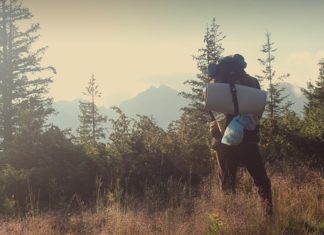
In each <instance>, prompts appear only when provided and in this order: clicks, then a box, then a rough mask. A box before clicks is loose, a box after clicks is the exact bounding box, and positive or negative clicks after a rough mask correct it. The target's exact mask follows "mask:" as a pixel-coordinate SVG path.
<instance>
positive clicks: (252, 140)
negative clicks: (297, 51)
mask: <svg viewBox="0 0 324 235" xmlns="http://www.w3.org/2000/svg"><path fill="white" fill-rule="evenodd" d="M246 65H247V64H246V62H245V60H244V57H243V56H242V55H240V54H235V55H233V56H226V57H223V58H222V59H221V60H220V61H219V62H218V63H217V64H210V65H209V66H208V74H209V76H210V78H211V82H222V83H230V84H240V85H244V86H249V87H252V88H256V89H260V84H259V82H258V80H257V79H256V78H254V77H252V76H250V75H248V74H247V73H246V72H245V68H246ZM235 99H236V104H234V105H236V106H237V97H236V98H235ZM235 99H234V98H233V101H234V102H235ZM236 109H238V108H237V107H236ZM235 116H236V114H233V115H229V114H220V113H218V114H216V117H215V119H214V120H213V121H212V122H211V123H210V132H211V135H212V148H213V149H214V150H215V152H216V157H217V170H218V176H219V180H220V183H221V187H222V190H223V191H224V192H234V193H235V182H236V173H237V168H238V166H239V164H242V165H244V166H245V167H246V168H247V171H248V172H249V174H250V175H251V176H252V178H253V180H254V184H255V185H256V187H257V188H258V193H259V195H260V197H261V199H262V201H263V202H264V205H265V210H266V213H267V214H268V215H272V213H273V211H272V195H271V182H270V179H269V177H268V176H267V172H266V170H265V166H264V163H263V161H262V158H261V155H260V150H259V146H258V142H259V124H258V119H259V118H260V117H254V120H255V122H256V123H257V125H256V128H255V129H254V130H246V129H245V130H244V137H243V140H242V142H241V143H240V144H239V145H226V144H223V143H221V140H222V137H223V135H224V130H225V129H226V127H227V126H228V124H229V123H230V122H231V121H232V119H233V118H234V117H235Z"/></svg>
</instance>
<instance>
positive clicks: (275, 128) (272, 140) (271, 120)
mask: <svg viewBox="0 0 324 235" xmlns="http://www.w3.org/2000/svg"><path fill="white" fill-rule="evenodd" d="M265 36H266V42H265V44H264V45H262V49H261V52H262V53H263V54H264V58H263V59H258V60H259V62H260V64H261V65H262V66H263V69H262V73H263V74H262V75H259V76H257V78H258V79H259V80H260V81H261V82H265V83H267V84H266V85H267V91H268V97H267V103H266V107H265V117H264V118H263V120H262V123H261V124H262V125H261V141H260V146H261V149H262V150H263V151H264V152H265V155H266V157H267V158H268V159H280V158H282V157H284V155H285V154H283V148H282V146H283V145H284V138H285V137H284V133H283V132H284V130H285V129H286V127H285V126H283V123H284V122H282V120H283V119H285V115H288V116H290V115H291V111H290V110H289V107H290V106H291V105H292V103H291V102H290V101H287V96H285V95H283V92H284V90H285V88H283V87H280V81H282V80H284V79H285V78H287V77H288V76H289V74H285V75H281V76H276V71H275V69H274V66H273V63H274V60H275V56H274V52H275V51H276V50H277V49H276V48H274V42H272V41H271V34H270V33H266V35H265Z"/></svg>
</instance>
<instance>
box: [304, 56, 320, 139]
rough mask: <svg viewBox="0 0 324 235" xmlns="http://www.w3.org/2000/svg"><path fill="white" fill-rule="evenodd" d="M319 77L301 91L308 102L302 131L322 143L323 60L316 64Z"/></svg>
mask: <svg viewBox="0 0 324 235" xmlns="http://www.w3.org/2000/svg"><path fill="white" fill-rule="evenodd" d="M318 65H319V75H318V78H317V80H316V81H315V84H313V83H311V82H310V83H308V85H307V89H302V91H303V93H304V94H305V96H306V98H307V100H308V102H307V104H306V105H305V110H304V122H305V123H304V131H305V132H306V134H307V135H308V136H311V137H313V138H316V139H318V140H320V141H322V142H324V59H321V60H320V61H319V63H318Z"/></svg>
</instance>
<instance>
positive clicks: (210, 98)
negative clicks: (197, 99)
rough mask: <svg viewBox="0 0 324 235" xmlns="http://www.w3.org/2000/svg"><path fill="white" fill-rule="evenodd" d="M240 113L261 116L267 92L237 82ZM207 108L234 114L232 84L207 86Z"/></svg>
mask: <svg viewBox="0 0 324 235" xmlns="http://www.w3.org/2000/svg"><path fill="white" fill-rule="evenodd" d="M235 87H236V92H237V100H238V111H239V113H240V114H246V113H252V114H256V115H259V116H261V115H262V113H263V111H264V108H265V105H266V98H267V93H266V92H265V91H262V90H259V89H256V88H252V87H248V86H242V85H238V84H235ZM206 109H207V110H211V111H215V112H220V113H225V114H234V113H235V112H234V103H233V97H232V92H231V90H230V84H228V83H210V84H208V85H207V88H206Z"/></svg>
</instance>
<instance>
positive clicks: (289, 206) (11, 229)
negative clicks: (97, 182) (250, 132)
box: [0, 168, 324, 235]
mask: <svg viewBox="0 0 324 235" xmlns="http://www.w3.org/2000/svg"><path fill="white" fill-rule="evenodd" d="M294 172H297V173H296V174H292V173H289V172H286V173H281V174H279V173H276V174H273V175H272V176H271V180H272V188H273V198H274V211H275V216H274V217H273V219H272V220H270V219H267V218H266V217H265V216H264V213H263V207H262V204H261V202H260V200H259V197H258V195H257V193H256V189H255V187H254V186H253V182H252V180H251V178H250V177H249V176H248V175H247V174H246V173H245V172H243V173H240V182H239V185H238V189H239V190H238V193H237V194H236V195H224V194H223V193H222V192H221V191H220V190H219V188H218V186H217V183H216V182H213V183H212V187H210V184H208V183H205V184H203V185H202V189H201V196H200V197H199V198H191V199H190V198H184V199H183V203H182V205H181V206H180V207H177V208H171V207H170V208H169V209H166V210H163V211H159V212H154V213H151V212H148V211H147V210H146V209H141V210H135V209H130V207H129V208H123V209H122V208H121V207H120V206H119V204H118V203H113V204H111V205H110V206H109V207H101V208H99V209H98V208H97V210H96V212H91V211H90V210H86V209H80V211H79V212H74V213H73V214H66V213H56V214H49V213H47V214H38V215H30V216H26V217H24V218H20V219H15V220H13V219H11V220H8V221H6V220H3V221H2V223H1V224H0V234H24V235H25V234H32V235H37V234H145V235H148V234H170V235H171V234H172V235H173V234H179V235H180V234H186V235H188V234H195V235H196V234H208V235H212V234H225V235H226V234H235V235H236V234H247V235H251V234H253V235H258V234H260V235H265V234H273V235H277V234H287V235H288V234H289V235H290V234H294V235H298V234H303V235H304V234H324V179H323V177H322V176H321V175H320V174H319V173H317V172H311V171H309V170H308V169H306V168H300V169H298V170H297V171H296V169H295V170H294ZM144 203H145V202H143V204H144ZM143 208H145V207H144V206H143Z"/></svg>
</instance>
